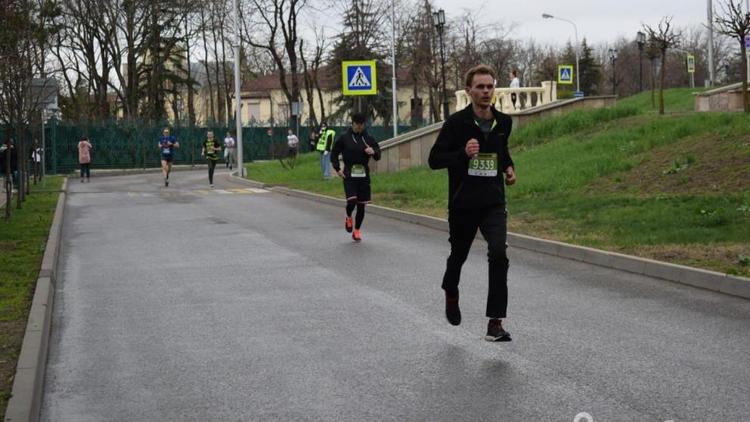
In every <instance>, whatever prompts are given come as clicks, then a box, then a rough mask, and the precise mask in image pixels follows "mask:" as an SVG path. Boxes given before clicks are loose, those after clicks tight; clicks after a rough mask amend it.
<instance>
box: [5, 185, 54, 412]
mask: <svg viewBox="0 0 750 422" xmlns="http://www.w3.org/2000/svg"><path fill="white" fill-rule="evenodd" d="M62 180H63V178H62V177H60V176H47V177H45V178H44V181H42V182H39V183H38V184H37V185H36V186H32V192H31V195H29V196H28V197H27V199H26V202H24V203H23V209H20V210H19V209H15V208H14V209H13V210H12V211H13V214H12V216H11V219H10V221H5V220H4V219H0V419H3V418H4V417H5V408H6V406H7V404H8V399H9V398H10V391H11V387H12V386H13V376H14V374H15V371H16V362H17V360H18V354H19V352H20V351H21V343H22V341H23V333H24V330H25V329H26V320H27V318H28V313H29V309H30V308H31V298H32V296H33V293H34V286H35V283H36V279H37V277H38V275H39V268H40V266H41V265H42V255H43V254H44V248H45V246H46V244H47V235H48V234H49V229H50V225H51V224H52V218H53V216H54V214H55V207H56V206H57V197H58V195H59V190H60V188H61V186H62ZM12 206H13V207H15V200H14V201H13V204H12ZM0 209H2V208H0ZM0 215H4V211H3V212H2V213H1V214H0Z"/></svg>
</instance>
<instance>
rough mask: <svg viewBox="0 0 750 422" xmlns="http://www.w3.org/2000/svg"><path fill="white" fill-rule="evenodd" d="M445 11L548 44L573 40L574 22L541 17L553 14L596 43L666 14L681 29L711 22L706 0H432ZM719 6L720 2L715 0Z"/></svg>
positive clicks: (626, 33)
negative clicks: (473, 14) (471, 15)
mask: <svg viewBox="0 0 750 422" xmlns="http://www.w3.org/2000/svg"><path fill="white" fill-rule="evenodd" d="M433 1H434V4H435V7H437V8H443V9H445V12H446V15H447V18H448V19H449V20H450V19H451V18H457V17H460V16H461V15H463V10H465V9H468V10H471V11H476V10H481V15H480V22H481V23H482V24H502V25H504V26H506V27H508V26H510V25H511V24H515V29H514V31H513V33H512V37H513V38H518V39H528V38H533V39H534V40H536V41H538V42H540V43H543V44H547V43H549V44H560V45H561V44H564V43H565V42H567V41H568V39H570V40H573V39H574V37H573V27H572V26H571V25H570V24H569V23H565V22H560V21H556V20H547V19H542V13H549V14H551V15H553V16H559V17H562V18H565V19H568V20H571V21H573V22H575V24H576V25H577V26H578V37H579V38H580V39H583V38H584V37H585V38H586V39H587V40H588V41H589V42H590V43H591V44H598V43H605V42H610V41H614V40H616V39H617V38H620V37H626V38H634V37H635V34H636V32H638V30H639V29H640V28H641V24H642V23H646V24H650V25H656V24H657V23H658V22H659V20H660V19H661V18H662V17H663V16H667V15H670V16H673V17H674V19H673V22H674V24H675V25H677V26H679V27H688V26H691V25H700V24H705V23H706V22H707V0H516V1H510V0H433ZM714 3H715V4H716V2H714Z"/></svg>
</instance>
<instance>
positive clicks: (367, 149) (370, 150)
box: [365, 147, 375, 155]
mask: <svg viewBox="0 0 750 422" xmlns="http://www.w3.org/2000/svg"><path fill="white" fill-rule="evenodd" d="M365 154H367V155H375V150H374V149H372V147H367V148H365Z"/></svg>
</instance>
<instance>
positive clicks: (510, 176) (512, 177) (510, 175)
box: [505, 167, 516, 186]
mask: <svg viewBox="0 0 750 422" xmlns="http://www.w3.org/2000/svg"><path fill="white" fill-rule="evenodd" d="M514 183H516V172H515V171H514V170H513V167H508V168H507V169H505V184H506V185H508V186H510V185H512V184H514Z"/></svg>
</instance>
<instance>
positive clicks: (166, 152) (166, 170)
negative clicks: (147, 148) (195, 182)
mask: <svg viewBox="0 0 750 422" xmlns="http://www.w3.org/2000/svg"><path fill="white" fill-rule="evenodd" d="M161 133H162V135H161V138H159V151H160V152H161V172H162V174H163V175H164V186H165V187H166V186H169V174H170V173H171V172H172V162H174V155H175V149H177V148H179V147H180V143H179V142H177V138H175V137H174V135H172V134H171V133H170V131H169V128H168V127H165V128H164V130H162V132H161Z"/></svg>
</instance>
